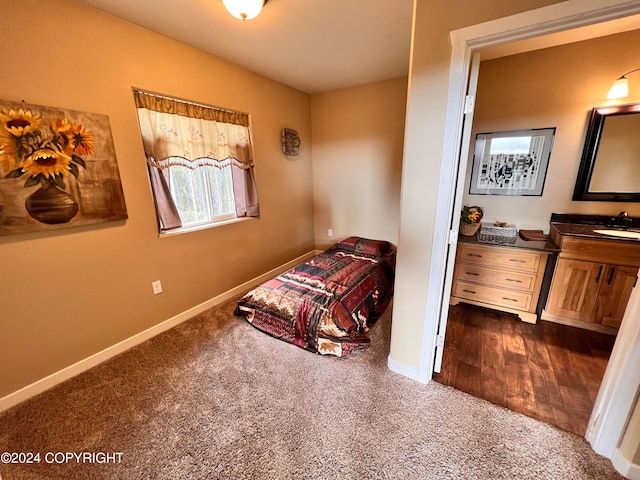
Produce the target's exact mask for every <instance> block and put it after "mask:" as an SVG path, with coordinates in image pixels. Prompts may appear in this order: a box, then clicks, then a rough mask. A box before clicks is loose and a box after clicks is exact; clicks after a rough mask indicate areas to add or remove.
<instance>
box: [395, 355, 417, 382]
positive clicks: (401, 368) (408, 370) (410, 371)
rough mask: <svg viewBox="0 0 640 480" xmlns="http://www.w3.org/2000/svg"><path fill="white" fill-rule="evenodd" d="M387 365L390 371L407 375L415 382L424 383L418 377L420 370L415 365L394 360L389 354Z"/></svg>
mask: <svg viewBox="0 0 640 480" xmlns="http://www.w3.org/2000/svg"><path fill="white" fill-rule="evenodd" d="M387 366H388V367H389V370H391V371H392V372H395V373H398V374H400V375H403V376H405V377H408V378H410V379H411V380H415V381H416V382H420V383H425V382H424V381H422V380H421V379H420V371H419V369H418V368H416V367H412V366H411V365H407V364H406V363H402V362H399V361H398V360H394V359H393V358H391V356H389V357H388V358H387Z"/></svg>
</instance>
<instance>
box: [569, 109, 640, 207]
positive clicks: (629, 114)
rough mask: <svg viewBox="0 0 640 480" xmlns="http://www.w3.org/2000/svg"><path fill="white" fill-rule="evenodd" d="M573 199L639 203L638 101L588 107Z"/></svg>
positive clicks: (639, 119) (639, 131)
mask: <svg viewBox="0 0 640 480" xmlns="http://www.w3.org/2000/svg"><path fill="white" fill-rule="evenodd" d="M573 200H584V201H595V202H640V103H635V104H629V105H616V106H611V107H596V108H594V109H593V110H592V112H591V118H590V119H589V127H588V129H587V136H586V139H585V143H584V150H583V152H582V160H581V162H580V169H579V170H578V178H577V180H576V187H575V190H574V192H573Z"/></svg>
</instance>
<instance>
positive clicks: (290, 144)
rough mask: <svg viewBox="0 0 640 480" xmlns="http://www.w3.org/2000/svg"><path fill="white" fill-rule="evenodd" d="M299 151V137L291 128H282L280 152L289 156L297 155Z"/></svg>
mask: <svg viewBox="0 0 640 480" xmlns="http://www.w3.org/2000/svg"><path fill="white" fill-rule="evenodd" d="M299 152H300V137H298V132H296V131H295V130H294V129H292V128H283V129H282V153H284V154H285V155H289V156H293V157H295V156H297V155H298V153H299Z"/></svg>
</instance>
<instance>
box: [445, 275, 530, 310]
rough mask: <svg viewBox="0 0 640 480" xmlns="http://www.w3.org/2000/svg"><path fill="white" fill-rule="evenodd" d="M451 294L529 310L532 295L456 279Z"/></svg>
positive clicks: (476, 300)
mask: <svg viewBox="0 0 640 480" xmlns="http://www.w3.org/2000/svg"><path fill="white" fill-rule="evenodd" d="M451 294H452V295H453V296H454V297H458V298H461V299H466V300H473V301H475V302H481V303H486V304H490V305H496V306H502V307H509V308H515V309H518V310H523V311H529V308H530V307H531V303H532V296H531V295H530V294H527V293H524V292H514V291H513V290H503V289H500V288H494V287H485V286H483V285H476V284H473V283H467V282H461V281H457V280H456V281H454V282H453V286H452V290H451Z"/></svg>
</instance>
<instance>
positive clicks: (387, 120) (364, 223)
mask: <svg viewBox="0 0 640 480" xmlns="http://www.w3.org/2000/svg"><path fill="white" fill-rule="evenodd" d="M406 98H407V79H406V77H403V78H398V79H394V80H388V81H384V82H378V83H374V84H369V85H364V86H359V87H354V88H346V89H341V90H336V91H332V92H328V93H322V94H318V95H314V96H312V97H311V112H312V122H311V124H312V134H313V211H314V226H315V229H314V231H315V239H316V245H317V246H318V247H326V246H328V245H329V244H331V243H333V242H335V241H337V240H341V239H343V238H345V237H348V236H351V235H358V236H362V237H367V238H375V239H383V240H388V241H390V242H392V243H393V244H397V242H398V218H399V210H400V176H401V170H402V146H403V140H404V137H403V134H404V116H405V107H406ZM328 229H332V230H333V237H332V238H329V237H328V235H327V231H328Z"/></svg>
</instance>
